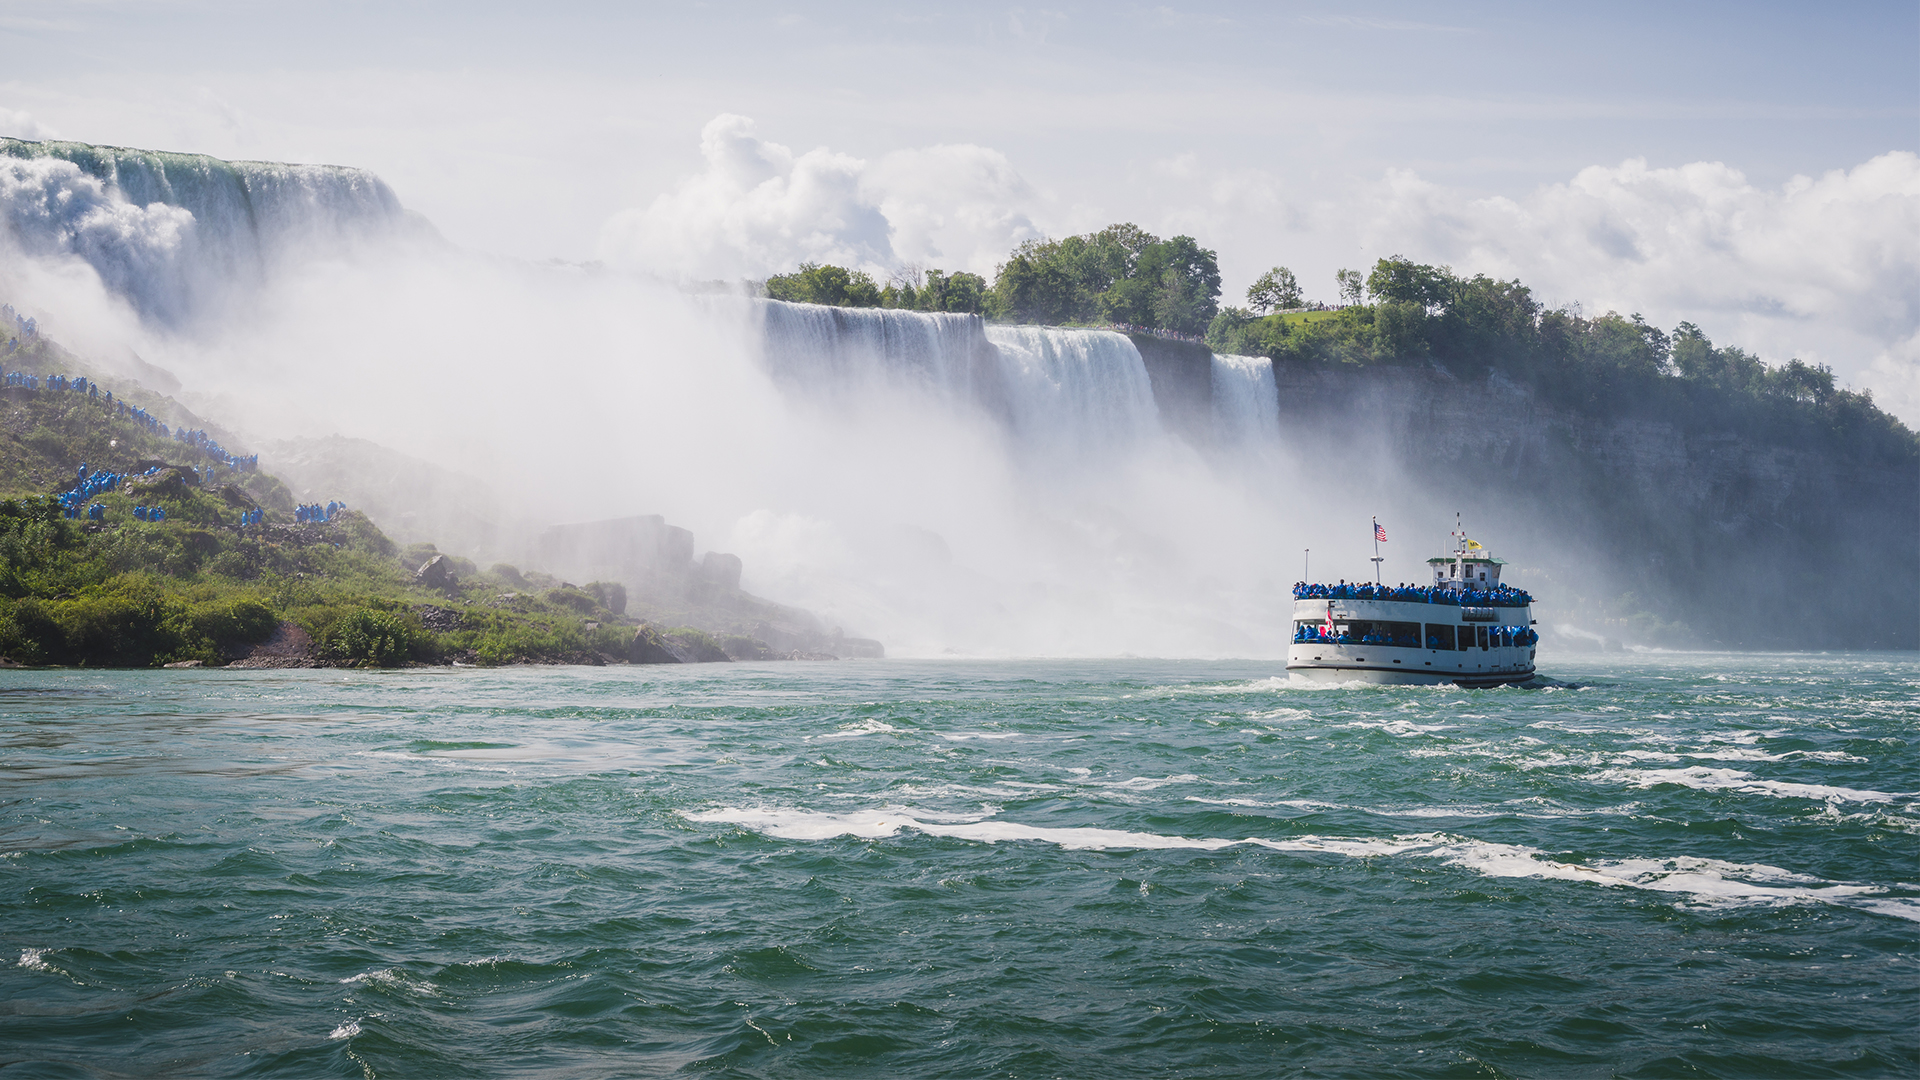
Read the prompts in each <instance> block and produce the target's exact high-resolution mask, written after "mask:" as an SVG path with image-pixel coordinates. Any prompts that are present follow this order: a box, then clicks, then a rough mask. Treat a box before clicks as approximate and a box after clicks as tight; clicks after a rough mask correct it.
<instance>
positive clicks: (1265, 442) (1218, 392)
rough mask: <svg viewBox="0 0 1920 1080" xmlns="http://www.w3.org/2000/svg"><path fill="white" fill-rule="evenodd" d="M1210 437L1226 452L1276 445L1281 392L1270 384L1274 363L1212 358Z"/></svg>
mask: <svg viewBox="0 0 1920 1080" xmlns="http://www.w3.org/2000/svg"><path fill="white" fill-rule="evenodd" d="M1213 434H1214V439H1215V442H1216V444H1217V445H1218V446H1220V447H1221V448H1222V449H1225V450H1248V449H1254V448H1259V447H1272V446H1275V445H1277V444H1278V443H1279V441H1280V393H1279V390H1278V389H1277V388H1276V387H1275V385H1274V381H1273V361H1271V360H1269V359H1267V358H1266V357H1264V356H1233V355H1221V354H1220V353H1215V354H1214V355H1213Z"/></svg>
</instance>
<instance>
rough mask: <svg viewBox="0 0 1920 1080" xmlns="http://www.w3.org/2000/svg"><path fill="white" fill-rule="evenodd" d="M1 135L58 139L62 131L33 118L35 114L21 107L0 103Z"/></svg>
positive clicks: (17, 137) (18, 137) (20, 137)
mask: <svg viewBox="0 0 1920 1080" xmlns="http://www.w3.org/2000/svg"><path fill="white" fill-rule="evenodd" d="M0 135H11V136H13V137H14V138H16V139H57V138H59V137H60V133H59V132H57V131H55V130H53V129H52V128H50V127H48V126H47V125H45V124H42V123H41V122H40V121H38V120H35V119H34V118H33V114H32V113H29V112H26V111H24V110H21V109H9V108H7V107H6V106H4V105H0Z"/></svg>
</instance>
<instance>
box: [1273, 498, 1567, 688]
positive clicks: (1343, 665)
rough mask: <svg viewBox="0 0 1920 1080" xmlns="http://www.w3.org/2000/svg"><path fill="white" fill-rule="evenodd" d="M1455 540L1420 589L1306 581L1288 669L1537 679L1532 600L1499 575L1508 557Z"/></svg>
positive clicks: (1331, 675) (1495, 682)
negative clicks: (1534, 661) (1504, 559)
mask: <svg viewBox="0 0 1920 1080" xmlns="http://www.w3.org/2000/svg"><path fill="white" fill-rule="evenodd" d="M1455 535H1456V536H1457V537H1458V540H1457V543H1456V544H1455V547H1454V550H1453V551H1451V552H1449V553H1447V554H1445V555H1440V556H1436V557H1434V558H1431V559H1428V560H1427V566H1428V568H1429V570H1430V571H1431V573H1432V581H1431V582H1430V583H1428V584H1424V585H1379V584H1349V583H1347V582H1341V583H1339V584H1336V585H1310V584H1307V583H1305V582H1302V583H1301V584H1299V585H1296V586H1294V589H1293V597H1294V600H1293V642H1292V644H1291V645H1290V646H1289V647H1288V649H1287V672H1288V673H1289V674H1290V675H1296V676H1300V677H1303V678H1305V679H1308V680H1311V681H1314V682H1328V683H1337V682H1365V683H1398V684H1418V685H1436V684H1440V683H1454V684H1457V685H1460V686H1466V687H1489V686H1503V685H1507V684H1510V683H1522V682H1526V681H1527V680H1529V679H1531V678H1533V676H1534V669H1533V658H1534V651H1535V645H1536V644H1537V643H1538V642H1539V640H1540V636H1539V635H1538V634H1537V633H1535V632H1534V629H1533V623H1534V620H1533V597H1531V596H1529V595H1527V593H1526V592H1524V591H1522V590H1520V589H1516V588H1512V587H1511V586H1508V585H1506V584H1505V583H1503V582H1502V581H1501V580H1500V570H1501V568H1502V567H1503V566H1505V565H1506V564H1505V562H1504V561H1502V560H1500V559H1496V558H1494V557H1493V556H1492V554H1490V553H1489V552H1487V550H1486V549H1485V548H1483V547H1482V546H1481V545H1480V544H1478V543H1476V542H1474V541H1472V540H1469V539H1467V538H1466V534H1465V533H1464V532H1461V533H1456V534H1455Z"/></svg>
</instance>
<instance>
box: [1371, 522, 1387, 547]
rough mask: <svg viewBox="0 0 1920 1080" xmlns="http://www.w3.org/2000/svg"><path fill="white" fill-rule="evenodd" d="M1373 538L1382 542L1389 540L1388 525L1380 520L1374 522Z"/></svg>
mask: <svg viewBox="0 0 1920 1080" xmlns="http://www.w3.org/2000/svg"><path fill="white" fill-rule="evenodd" d="M1373 538H1374V539H1375V540H1378V541H1380V542H1381V543H1383V544H1384V543H1386V542H1387V527H1386V526H1385V525H1382V524H1380V523H1379V522H1377V521H1376V522H1374V523H1373Z"/></svg>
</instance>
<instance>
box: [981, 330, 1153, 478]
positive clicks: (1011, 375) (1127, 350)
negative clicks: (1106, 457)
mask: <svg viewBox="0 0 1920 1080" xmlns="http://www.w3.org/2000/svg"><path fill="white" fill-rule="evenodd" d="M987 339H988V340H989V341H992V342H993V343H994V345H995V346H996V347H998V348H999V350H1000V357H1001V363H1002V365H1003V369H1004V370H1005V372H1006V376H1007V387H1008V405H1009V410H1010V412H1011V419H1012V422H1013V427H1014V430H1015V432H1017V433H1018V435H1019V436H1020V438H1021V439H1022V441H1024V442H1026V443H1028V444H1030V445H1049V446H1055V447H1070V448H1073V449H1075V450H1077V451H1079V452H1082V453H1088V452H1097V451H1102V450H1117V449H1122V448H1126V447H1135V446H1140V445H1142V444H1144V443H1145V442H1147V440H1149V439H1150V438H1152V437H1153V436H1155V435H1157V434H1159V431H1160V413H1159V409H1158V407H1156V406H1155V404H1154V401H1153V386H1152V384H1151V383H1150V382H1148V381H1147V367H1146V364H1145V363H1143V362H1142V361H1141V359H1140V351H1139V350H1138V349H1136V348H1134V346H1133V342H1131V341H1129V340H1127V338H1126V337H1125V336H1124V335H1121V334H1116V333H1112V332H1111V331H1106V330H1060V329H1055V328H1052V327H1040V326H991V327H988V328H987Z"/></svg>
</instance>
